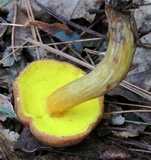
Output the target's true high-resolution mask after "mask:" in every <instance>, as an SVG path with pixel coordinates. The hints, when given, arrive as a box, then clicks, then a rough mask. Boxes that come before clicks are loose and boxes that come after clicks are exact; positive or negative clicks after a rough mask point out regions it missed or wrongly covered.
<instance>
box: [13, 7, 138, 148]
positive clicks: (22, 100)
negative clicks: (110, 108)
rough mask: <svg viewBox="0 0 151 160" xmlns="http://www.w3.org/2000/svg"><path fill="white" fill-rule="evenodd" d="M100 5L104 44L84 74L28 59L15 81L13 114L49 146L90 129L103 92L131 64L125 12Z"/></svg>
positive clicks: (131, 45) (78, 137) (51, 62)
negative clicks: (102, 52)
mask: <svg viewBox="0 0 151 160" xmlns="http://www.w3.org/2000/svg"><path fill="white" fill-rule="evenodd" d="M105 10H106V15H107V19H108V23H109V33H108V36H109V45H108V48H107V53H106V56H105V58H104V59H103V60H102V61H101V62H100V63H99V64H98V65H97V67H96V68H95V69H94V70H93V71H92V72H90V73H89V74H86V75H84V72H83V71H82V70H81V69H79V68H77V67H75V66H73V65H71V64H68V63H63V62H58V61H54V60H43V61H36V62H33V63H31V64H29V65H28V66H27V67H26V68H25V69H24V70H23V71H22V72H21V73H20V75H19V76H18V78H17V79H16V80H15V81H14V85H13V87H14V98H15V110H16V113H17V116H18V118H19V119H20V121H21V122H22V123H23V124H25V125H27V126H29V128H30V130H31V132H32V133H33V135H34V136H35V137H37V138H38V139H39V140H40V141H42V142H44V143H46V144H49V145H50V146H52V147H66V146H70V145H75V144H77V143H79V142H81V141H82V140H83V139H84V138H85V137H86V136H87V135H88V134H89V133H90V132H91V131H92V129H93V128H94V127H95V126H96V125H97V124H98V122H99V121H100V119H101V117H102V115H103V95H104V94H105V93H107V92H108V91H109V90H111V89H112V88H113V87H115V86H116V85H118V84H119V83H120V82H121V81H122V80H123V78H124V77H125V76H126V74H127V72H128V70H129V67H130V65H131V62H132V58H133V55H134V52H135V41H134V36H133V32H132V31H131V26H130V17H129V13H126V12H125V13H123V12H121V11H118V10H115V9H112V8H110V7H108V6H106V9H105ZM101 96H102V97H101ZM98 97H99V98H98Z"/></svg>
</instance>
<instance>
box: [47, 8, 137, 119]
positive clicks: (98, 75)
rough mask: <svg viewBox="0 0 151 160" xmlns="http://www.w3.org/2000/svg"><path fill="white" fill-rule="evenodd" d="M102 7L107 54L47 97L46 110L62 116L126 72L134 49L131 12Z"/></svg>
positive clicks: (120, 77)
mask: <svg viewBox="0 0 151 160" xmlns="http://www.w3.org/2000/svg"><path fill="white" fill-rule="evenodd" d="M105 10H106V16H107V19H108V24H109V32H108V36H109V44H108V48H107V53H106V56H105V57H104V59H103V60H102V61H101V62H100V63H99V64H98V65H97V67H96V68H95V69H94V70H93V71H92V72H90V73H89V74H87V75H85V76H84V77H81V78H79V79H77V80H75V81H73V82H71V83H69V84H67V85H65V86H63V87H61V88H59V89H57V90H56V91H55V92H53V93H52V94H51V95H50V96H49V97H48V99H47V109H48V112H49V113H50V115H51V116H61V115H63V114H64V113H65V112H67V111H68V110H70V109H71V108H73V107H75V106H76V105H78V104H80V103H83V102H85V101H88V100H91V99H93V98H96V97H99V96H102V95H104V94H106V93H107V92H108V91H110V90H111V89H112V88H114V87H115V86H117V85H118V84H119V83H120V82H121V81H122V80H123V79H124V77H125V76H126V74H127V73H128V71H129V68H130V65H131V62H132V59H133V55H134V53H135V48H136V47H135V39H134V35H133V32H132V30H131V26H130V15H129V13H127V12H124V13H122V12H120V11H117V10H114V9H112V8H110V7H108V6H106V9H105Z"/></svg>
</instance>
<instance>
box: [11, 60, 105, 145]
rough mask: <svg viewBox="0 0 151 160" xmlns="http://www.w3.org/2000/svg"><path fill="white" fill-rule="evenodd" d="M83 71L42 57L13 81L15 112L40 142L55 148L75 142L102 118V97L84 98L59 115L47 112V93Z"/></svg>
mask: <svg viewBox="0 0 151 160" xmlns="http://www.w3.org/2000/svg"><path fill="white" fill-rule="evenodd" d="M84 74H85V73H84V72H83V71H82V70H81V69H79V68H77V67H75V66H73V65H71V64H69V63H66V62H59V61H54V60H41V61H35V62H33V63H31V64H29V65H28V66H27V67H25V69H23V70H22V71H21V73H20V74H19V76H18V77H17V78H16V80H15V81H14V83H13V89H14V99H15V111H16V114H17V116H18V118H19V120H20V121H21V122H22V123H23V124H24V125H26V126H29V128H30V131H31V133H32V134H33V135H34V136H35V137H36V138H37V139H38V140H40V141H41V142H43V143H45V144H48V145H50V146H52V147H57V148H59V147H66V146H70V145H75V144H78V143H79V142H81V141H82V140H83V139H85V138H86V137H87V136H88V135H89V133H90V132H91V131H92V129H93V128H94V127H95V126H96V125H97V124H98V122H99V121H100V119H101V118H102V115H103V108H104V105H103V103H104V97H100V98H96V99H93V100H89V101H86V102H84V103H82V104H80V105H78V106H76V107H74V108H72V109H71V110H69V111H68V112H66V113H65V114H64V115H63V116H60V117H52V116H50V115H49V114H48V111H47V98H48V96H49V95H50V94H51V93H52V92H54V91H55V90H56V89H58V88H60V87H61V86H63V85H65V84H67V83H69V82H71V81H74V80H75V79H77V78H80V77H82V76H84ZM79 94H80V93H79ZM81 96H82V95H81ZM60 107H61V106H60Z"/></svg>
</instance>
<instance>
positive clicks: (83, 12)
mask: <svg viewBox="0 0 151 160" xmlns="http://www.w3.org/2000/svg"><path fill="white" fill-rule="evenodd" d="M2 2H3V0H0V3H2ZM25 2H26V1H25V0H20V1H19V2H18V3H19V5H20V6H21V8H23V9H24V10H26V5H25ZM31 2H32V1H31ZM38 2H40V3H41V4H43V5H44V6H46V7H48V8H51V9H52V10H53V11H54V12H56V13H57V14H59V15H62V16H63V17H65V18H66V19H68V20H70V19H77V18H81V17H83V18H85V19H86V20H88V21H93V20H94V16H95V15H90V14H89V13H88V12H87V10H88V9H90V8H93V9H98V8H99V7H100V6H101V5H102V4H103V3H104V0H82V1H81V0H72V1H71V0H57V1H56V0H51V1H50V0H43V1H41V0H38ZM12 6H13V1H12V2H9V4H8V5H6V6H5V7H3V10H5V11H10V9H11V8H12ZM32 8H33V10H34V11H35V16H36V17H41V18H44V17H45V16H46V13H44V12H42V11H41V9H40V8H39V7H38V6H36V5H35V4H34V3H32ZM44 15H45V16H44ZM43 16H44V17H43ZM44 19H45V18H44Z"/></svg>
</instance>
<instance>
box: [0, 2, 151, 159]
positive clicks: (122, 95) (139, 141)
mask: <svg viewBox="0 0 151 160" xmlns="http://www.w3.org/2000/svg"><path fill="white" fill-rule="evenodd" d="M96 2H98V1H95V0H94V1H92V3H93V4H95V3H96ZM20 3H21V1H20ZM24 3H26V4H27V6H28V7H27V10H26V9H22V8H21V7H20V5H18V6H17V8H15V7H13V4H12V2H11V3H10V4H9V6H10V7H11V9H9V10H7V13H8V15H7V16H8V18H6V17H5V19H7V22H8V23H13V24H15V23H16V24H22V25H25V24H26V26H22V27H17V26H14V27H12V28H11V27H8V28H7V30H3V33H2V34H3V36H2V38H1V39H2V41H3V42H4V45H3V47H2V48H1V50H0V57H1V60H0V65H1V66H0V75H1V76H0V95H1V96H0V98H3V99H0V104H1V107H4V106H5V109H4V110H1V114H2V115H1V119H0V120H1V122H2V127H3V128H4V127H5V128H6V129H8V130H9V131H8V132H7V133H6V132H5V134H6V135H7V134H8V133H10V132H12V131H15V130H16V129H15V125H16V124H17V123H18V122H17V121H13V125H12V124H11V125H8V126H7V125H6V124H5V123H6V121H8V122H9V123H11V122H12V120H13V118H14V117H13V115H14V110H13V104H14V103H13V96H12V83H13V80H14V79H15V78H16V76H17V75H18V74H19V72H20V71H21V70H22V69H23V68H24V67H25V66H26V65H27V64H28V63H30V62H32V61H34V60H37V59H43V58H48V59H49V58H54V59H58V60H63V61H68V62H70V63H73V64H75V65H77V66H80V67H81V68H82V69H84V70H85V71H87V72H89V71H90V70H92V69H93V68H94V66H95V65H97V63H96V62H97V61H96V59H100V54H99V52H96V53H97V54H93V51H94V52H95V51H98V46H99V49H100V50H103V49H102V48H101V47H103V48H104V46H103V45H102V43H101V42H102V41H101V40H96V41H95V42H96V43H95V45H94V46H93V45H91V47H89V44H90V43H91V40H92V39H93V38H94V35H93V34H90V33H89V32H84V35H82V34H81V33H82V32H83V30H80V29H79V28H76V27H74V26H72V27H71V26H70V30H71V31H72V32H75V33H76V34H77V35H80V34H81V36H80V38H79V37H78V40H79V39H80V40H81V41H80V43H81V44H82V45H83V44H84V42H82V40H83V41H84V39H83V38H87V39H90V42H89V41H87V43H85V45H84V47H85V48H84V49H88V50H92V53H89V52H88V53H87V54H88V55H89V56H88V57H87V56H86V55H87V54H86V53H85V52H84V51H82V52H81V51H79V50H78V49H76V46H75V48H74V47H73V46H69V44H70V43H67V44H65V43H64V44H62V43H61V42H62V41H71V42H72V41H73V39H63V40H62V39H61V38H60V37H61V36H62V35H61V36H59V38H58V37H54V36H53V35H54V32H53V33H51V34H50V33H48V31H46V29H45V28H44V27H42V28H40V29H41V30H40V31H37V29H33V28H32V26H31V25H27V23H29V22H30V21H33V22H36V23H40V24H42V23H43V24H44V23H47V24H49V26H50V27H52V29H54V28H53V25H54V24H55V23H60V24H62V23H61V22H59V21H58V20H56V19H54V18H50V20H48V19H47V20H46V21H44V20H45V18H43V17H40V16H36V15H35V14H33V13H30V14H29V12H32V10H30V9H29V8H30V7H31V8H32V7H33V6H32V5H33V4H34V3H31V4H30V1H28V0H27V1H23V3H22V5H23V4H24ZM40 3H41V2H40ZM57 3H58V4H57V5H59V4H60V6H61V4H62V3H63V2H62V3H60V1H57ZM84 3H87V2H85V1H84ZM148 3H149V2H148ZM29 4H30V5H31V6H30V7H29ZM52 4H53V3H52ZM63 4H64V6H65V5H67V2H64V3H63ZM101 4H103V3H102V1H101V2H100V3H99V4H97V8H98V6H99V7H101ZM43 5H44V6H47V2H46V4H44V2H43ZM6 6H7V5H6ZM77 6H78V7H81V6H82V7H83V9H84V10H85V12H86V10H87V9H89V8H94V6H93V5H92V4H90V6H88V8H86V7H85V5H83V4H82V3H80V1H75V3H73V5H72V6H71V8H72V14H71V12H68V11H69V10H68V9H65V11H66V12H65V14H67V15H68V16H66V15H64V17H65V18H66V19H67V20H72V19H76V18H79V19H76V23H77V24H78V23H79V24H80V25H81V24H82V23H83V24H86V27H87V28H89V26H90V25H91V24H93V23H94V24H95V19H94V18H93V20H94V22H93V21H92V19H91V18H90V19H91V20H90V19H89V18H86V17H85V16H84V15H85V13H84V14H81V15H80V14H79V15H78V16H77V13H76V9H77ZM102 7H103V6H102ZM145 7H146V6H144V8H145ZM141 9H142V8H141ZM58 10H59V11H58ZM40 11H41V10H39V12H40ZM74 11H75V12H74ZM53 12H56V13H57V14H59V15H61V14H60V12H61V13H62V9H60V8H59V7H58V8H55V7H53ZM14 13H17V14H14ZM34 13H35V12H34ZM137 13H139V9H138V10H137ZM32 14H33V15H34V16H35V17H38V22H37V21H35V20H34V19H33V17H32V16H31V15H32ZM147 14H148V13H146V16H147ZM45 15H46V16H48V15H47V14H46V13H45ZM87 16H88V17H90V16H89V15H88V14H87ZM97 16H98V15H97ZM146 16H144V15H143V16H142V17H141V18H140V17H139V19H141V20H144V21H146ZM81 17H82V18H81ZM93 17H94V15H93ZM80 18H81V19H80ZM83 18H85V20H83ZM87 20H89V22H87ZM81 22H82V23H81ZM137 23H139V25H138V26H139V28H138V31H139V33H140V35H141V40H142V42H143V43H145V44H149V43H150V30H151V29H150V27H151V26H150V25H149V24H148V25H147V26H148V29H147V31H143V29H142V23H141V22H140V21H138V19H137ZM98 25H100V26H102V27H104V30H101V32H100V33H98V34H100V35H104V36H103V37H102V39H103V40H104V41H105V42H106V43H104V44H106V45H107V41H106V40H105V39H104V37H105V34H106V32H107V26H106V23H105V18H103V19H102V20H100V21H99V22H97V23H96V24H95V25H94V26H93V25H92V26H93V30H94V31H95V29H96V28H97V26H98ZM81 28H82V27H81ZM89 29H91V28H89ZM60 31H61V32H63V33H64V34H66V32H65V30H62V29H61V30H60ZM96 32H98V31H97V30H96ZM38 34H39V35H40V37H38ZM11 37H12V38H11ZM27 38H35V40H37V41H38V40H39V41H41V42H44V43H45V45H43V43H41V42H38V43H37V42H36V41H34V42H35V43H29V42H31V41H30V40H29V41H28V39H27ZM39 38H40V39H39ZM56 38H57V39H56ZM10 39H11V41H10ZM32 42H33V41H32ZM37 44H38V45H37ZM48 44H51V46H52V47H53V48H54V49H55V53H61V54H60V55H66V53H68V56H65V57H63V56H58V55H56V54H54V55H52V54H51V53H50V51H49V50H47V49H48V47H49V46H48V47H44V46H47V45H48ZM96 44H97V45H96ZM39 46H40V47H41V48H43V49H44V50H45V51H44V50H43V49H39ZM105 48H106V47H105ZM37 49H38V53H39V54H38V55H37ZM49 49H51V48H50V47H49ZM16 50H17V52H16ZM82 50H83V48H82ZM44 52H45V53H46V54H45V55H44V54H43V53H44ZM76 52H78V58H77V55H75V53H76ZM150 52H151V50H150V49H144V48H142V47H140V46H139V45H138V47H137V50H136V54H135V57H134V60H133V64H132V66H131V69H130V72H129V73H128V75H127V77H126V78H125V80H124V82H125V83H124V84H126V82H127V83H128V84H133V85H134V86H137V87H139V88H141V89H143V90H140V91H141V92H140V93H145V95H148V98H146V99H145V98H144V97H145V96H144V97H142V96H141V94H137V93H136V92H137V91H138V90H136V92H133V87H132V89H131V90H129V89H125V88H123V85H119V86H118V87H116V88H115V89H113V90H112V91H111V92H110V93H108V95H106V103H105V115H108V116H107V117H106V116H104V119H103V120H102V121H101V122H100V123H99V125H98V126H97V127H96V129H94V131H93V132H92V133H91V134H90V136H89V137H88V138H87V139H86V140H85V141H84V142H82V143H80V144H79V145H77V146H72V147H69V148H62V149H54V148H51V147H49V146H46V145H44V144H42V143H40V142H39V141H38V140H37V139H36V138H34V137H33V136H32V134H31V133H30V131H29V129H28V128H26V127H24V126H22V125H21V126H20V127H18V129H17V131H18V132H17V134H19V135H20V136H19V138H18V137H17V138H16V140H17V143H16V140H15V143H14V142H13V151H12V152H11V153H9V152H6V151H7V149H5V150H2V149H1V150H0V153H1V156H2V157H3V158H4V159H11V158H12V157H13V156H14V157H16V159H17V158H18V157H19V158H22V159H38V158H39V159H42V158H43V159H73V160H74V159H75V160H76V159H77V160H82V159H129V158H137V159H138V158H140V157H141V158H143V159H150V158H151V145H150V143H151V139H150V135H151V133H150V119H151V113H150V112H151V110H150V107H151V106H149V105H150V99H149V96H150V95H149V94H150V89H151V78H150V61H151V58H150ZM69 57H73V58H72V60H69V59H68V58H69ZM87 58H89V59H87ZM90 61H91V62H92V64H94V66H92V65H91V64H90V63H89V62H90ZM77 63H79V64H77ZM139 88H137V89H139ZM113 103H117V104H114V105H113ZM121 103H122V104H121ZM131 104H132V105H131ZM145 107H148V108H145ZM135 111H137V112H135ZM143 111H144V112H143ZM115 112H117V113H116V114H115ZM3 117H4V118H3ZM112 120H114V121H112ZM8 122H7V123H8ZM2 130H3V129H1V131H2ZM104 133H105V134H104ZM2 137H4V136H2V135H1V134H0V141H1V143H2V144H3V142H4V141H8V142H11V141H10V139H9V138H8V137H7V136H6V137H5V139H3V138H2ZM8 144H9V143H8ZM10 146H11V147H12V145H10ZM10 146H9V147H10ZM4 147H5V146H4ZM18 151H20V152H21V155H20V154H17V153H18ZM16 154H17V155H16ZM10 155H11V156H12V157H10ZM37 155H38V156H37Z"/></svg>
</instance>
